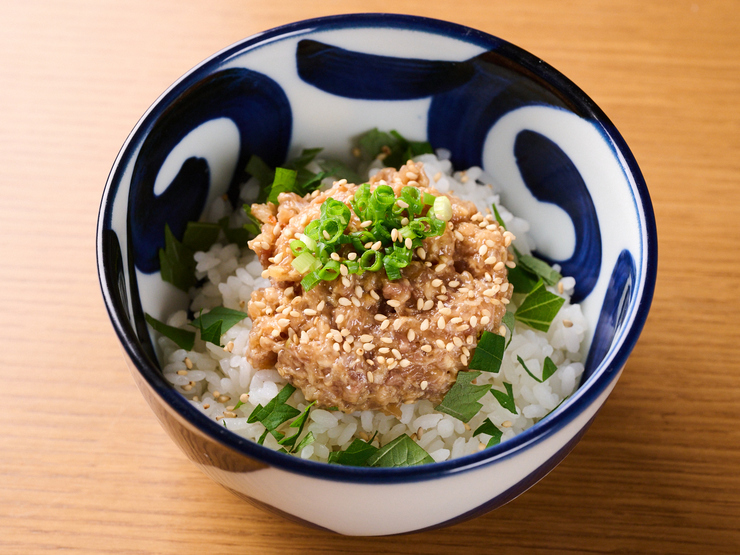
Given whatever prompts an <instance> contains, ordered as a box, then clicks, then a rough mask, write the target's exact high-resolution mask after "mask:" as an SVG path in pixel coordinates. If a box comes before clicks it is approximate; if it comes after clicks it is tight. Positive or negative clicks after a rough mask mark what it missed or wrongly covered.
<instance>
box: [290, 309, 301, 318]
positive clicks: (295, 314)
mask: <svg viewBox="0 0 740 555" xmlns="http://www.w3.org/2000/svg"><path fill="white" fill-rule="evenodd" d="M290 315H291V316H292V317H293V318H298V317H299V316H300V315H301V313H300V312H298V311H297V310H291V311H290Z"/></svg>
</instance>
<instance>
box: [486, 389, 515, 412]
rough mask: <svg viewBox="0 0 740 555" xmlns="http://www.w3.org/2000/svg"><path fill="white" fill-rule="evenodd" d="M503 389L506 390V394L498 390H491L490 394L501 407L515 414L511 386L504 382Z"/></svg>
mask: <svg viewBox="0 0 740 555" xmlns="http://www.w3.org/2000/svg"><path fill="white" fill-rule="evenodd" d="M504 387H505V388H506V393H504V392H503V391H499V390H498V389H491V394H492V395H493V396H494V397H495V398H496V400H497V401H498V402H499V404H500V405H501V406H502V407H504V408H505V409H506V410H508V411H509V412H510V413H512V414H517V412H516V404H515V403H514V392H513V390H512V387H511V384H510V383H507V382H504Z"/></svg>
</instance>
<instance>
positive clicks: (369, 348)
mask: <svg viewBox="0 0 740 555" xmlns="http://www.w3.org/2000/svg"><path fill="white" fill-rule="evenodd" d="M362 348H363V349H365V350H366V351H372V350H373V349H374V348H375V344H374V343H363V344H362Z"/></svg>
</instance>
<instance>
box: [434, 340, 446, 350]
mask: <svg viewBox="0 0 740 555" xmlns="http://www.w3.org/2000/svg"><path fill="white" fill-rule="evenodd" d="M435 343H436V345H437V347H439V348H440V349H444V348H445V342H444V341H442V340H441V339H437V340H436V341H435Z"/></svg>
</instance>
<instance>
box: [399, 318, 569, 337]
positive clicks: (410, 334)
mask: <svg viewBox="0 0 740 555" xmlns="http://www.w3.org/2000/svg"><path fill="white" fill-rule="evenodd" d="M563 325H565V320H563ZM415 338H416V333H415V332H414V330H409V332H408V333H407V334H406V339H408V340H409V341H413V340H414V339H415Z"/></svg>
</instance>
